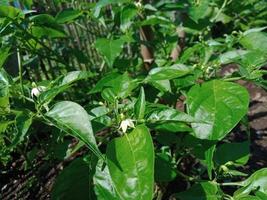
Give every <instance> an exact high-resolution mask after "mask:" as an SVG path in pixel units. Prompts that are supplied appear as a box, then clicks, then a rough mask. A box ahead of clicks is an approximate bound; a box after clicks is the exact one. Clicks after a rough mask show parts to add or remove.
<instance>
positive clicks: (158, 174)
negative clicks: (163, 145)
mask: <svg viewBox="0 0 267 200" xmlns="http://www.w3.org/2000/svg"><path fill="white" fill-rule="evenodd" d="M176 176H177V172H176V169H175V165H174V164H173V163H172V157H171V155H169V154H167V153H164V152H162V153H157V154H156V157H155V180H156V181H157V182H169V181H172V180H173V179H175V177H176Z"/></svg>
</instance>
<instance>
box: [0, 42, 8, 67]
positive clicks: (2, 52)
mask: <svg viewBox="0 0 267 200" xmlns="http://www.w3.org/2000/svg"><path fill="white" fill-rule="evenodd" d="M9 50H10V47H2V48H1V49H0V69H1V68H2V66H3V65H4V63H5V61H6V59H7V58H8V56H9V55H10V54H9Z"/></svg>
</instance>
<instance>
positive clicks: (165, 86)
mask: <svg viewBox="0 0 267 200" xmlns="http://www.w3.org/2000/svg"><path fill="white" fill-rule="evenodd" d="M149 84H150V85H152V86H153V87H155V88H157V89H158V90H159V91H161V92H171V84H170V81H169V80H152V79H151V80H149Z"/></svg>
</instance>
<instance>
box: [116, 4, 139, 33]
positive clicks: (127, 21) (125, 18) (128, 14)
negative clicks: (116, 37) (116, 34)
mask: <svg viewBox="0 0 267 200" xmlns="http://www.w3.org/2000/svg"><path fill="white" fill-rule="evenodd" d="M136 15H137V9H136V6H134V5H128V6H123V7H122V10H121V13H120V29H121V30H122V31H123V32H124V31H126V30H127V29H128V28H129V27H130V26H131V24H132V22H133V21H132V19H133V18H134V17H135V16H136Z"/></svg>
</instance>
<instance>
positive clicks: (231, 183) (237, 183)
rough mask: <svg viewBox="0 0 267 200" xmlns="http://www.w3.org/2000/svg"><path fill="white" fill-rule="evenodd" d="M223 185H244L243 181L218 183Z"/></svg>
mask: <svg viewBox="0 0 267 200" xmlns="http://www.w3.org/2000/svg"><path fill="white" fill-rule="evenodd" d="M217 184H218V185H221V186H242V182H229V183H217Z"/></svg>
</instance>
